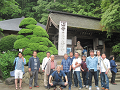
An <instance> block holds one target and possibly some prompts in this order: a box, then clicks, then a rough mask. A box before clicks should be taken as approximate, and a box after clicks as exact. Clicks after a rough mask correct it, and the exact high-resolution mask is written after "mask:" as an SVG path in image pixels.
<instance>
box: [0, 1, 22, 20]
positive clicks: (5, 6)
mask: <svg viewBox="0 0 120 90" xmlns="http://www.w3.org/2000/svg"><path fill="white" fill-rule="evenodd" d="M18 13H21V9H20V8H19V6H18V3H17V2H16V1H15V0H1V1H0V17H2V18H3V19H8V18H11V17H13V16H14V14H18Z"/></svg>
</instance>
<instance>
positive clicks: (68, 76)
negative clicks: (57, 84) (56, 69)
mask: <svg viewBox="0 0 120 90" xmlns="http://www.w3.org/2000/svg"><path fill="white" fill-rule="evenodd" d="M65 74H66V75H67V79H68V84H69V87H71V79H70V72H65ZM64 82H66V80H65V78H64Z"/></svg>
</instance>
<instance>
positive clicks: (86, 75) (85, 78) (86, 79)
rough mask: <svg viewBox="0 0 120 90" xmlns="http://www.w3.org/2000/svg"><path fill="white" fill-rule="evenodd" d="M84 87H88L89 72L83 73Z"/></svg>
mask: <svg viewBox="0 0 120 90" xmlns="http://www.w3.org/2000/svg"><path fill="white" fill-rule="evenodd" d="M82 77H83V82H84V85H88V72H82Z"/></svg>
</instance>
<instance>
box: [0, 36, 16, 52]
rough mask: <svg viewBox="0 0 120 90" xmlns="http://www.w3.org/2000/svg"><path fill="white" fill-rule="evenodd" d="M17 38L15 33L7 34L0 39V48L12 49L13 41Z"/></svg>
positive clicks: (3, 49)
mask: <svg viewBox="0 0 120 90" xmlns="http://www.w3.org/2000/svg"><path fill="white" fill-rule="evenodd" d="M16 40H17V36H16V35H8V36H5V37H3V38H2V39H1V41H0V50H1V51H7V50H12V49H14V42H15V41H16Z"/></svg>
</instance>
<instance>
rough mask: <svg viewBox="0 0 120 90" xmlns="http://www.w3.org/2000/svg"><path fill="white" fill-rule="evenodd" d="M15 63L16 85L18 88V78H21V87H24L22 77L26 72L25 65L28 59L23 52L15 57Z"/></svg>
mask: <svg viewBox="0 0 120 90" xmlns="http://www.w3.org/2000/svg"><path fill="white" fill-rule="evenodd" d="M14 64H15V86H16V89H18V87H17V83H18V78H20V85H19V88H20V89H22V87H21V84H22V77H23V72H24V65H25V64H26V59H25V58H24V57H23V56H22V53H21V52H19V53H18V57H16V58H15V60H14Z"/></svg>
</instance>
